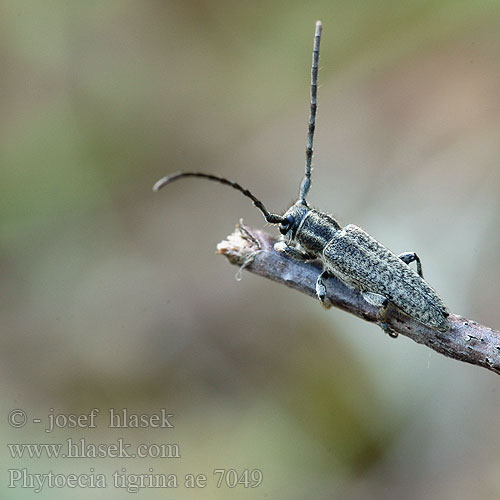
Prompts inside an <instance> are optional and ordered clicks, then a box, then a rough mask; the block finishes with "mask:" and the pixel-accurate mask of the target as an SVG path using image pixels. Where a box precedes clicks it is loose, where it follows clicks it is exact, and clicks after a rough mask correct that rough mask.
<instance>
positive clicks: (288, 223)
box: [280, 215, 295, 234]
mask: <svg viewBox="0 0 500 500" xmlns="http://www.w3.org/2000/svg"><path fill="white" fill-rule="evenodd" d="M294 222H295V219H294V218H293V215H287V216H286V217H285V220H284V221H283V222H282V223H281V225H280V233H281V234H286V233H287V232H288V230H289V229H290V228H291V227H292V225H293V223H294Z"/></svg>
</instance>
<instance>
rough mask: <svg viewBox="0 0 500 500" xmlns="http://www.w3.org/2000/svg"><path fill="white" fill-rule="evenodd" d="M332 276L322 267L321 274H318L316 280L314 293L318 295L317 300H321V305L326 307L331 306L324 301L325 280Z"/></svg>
mask: <svg viewBox="0 0 500 500" xmlns="http://www.w3.org/2000/svg"><path fill="white" fill-rule="evenodd" d="M330 276H332V275H331V274H330V273H329V272H328V271H326V270H325V269H323V271H322V272H321V274H320V275H319V276H318V279H317V280H316V295H317V296H318V299H319V301H320V302H321V305H322V306H323V307H324V308H326V309H328V308H329V307H332V305H331V304H330V303H329V302H327V301H326V283H325V280H327V279H328V278H330Z"/></svg>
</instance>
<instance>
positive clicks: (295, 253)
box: [274, 240, 316, 261]
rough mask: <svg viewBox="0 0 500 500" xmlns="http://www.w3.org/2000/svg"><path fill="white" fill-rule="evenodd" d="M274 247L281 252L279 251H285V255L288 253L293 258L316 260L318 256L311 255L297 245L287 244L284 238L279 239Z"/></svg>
mask: <svg viewBox="0 0 500 500" xmlns="http://www.w3.org/2000/svg"><path fill="white" fill-rule="evenodd" d="M274 249H275V250H276V251H277V252H279V253H284V254H285V255H288V257H291V258H292V259H295V260H303V261H306V260H314V259H315V258H316V256H314V255H311V254H309V253H307V252H303V251H302V250H299V249H298V248H296V247H292V246H290V245H287V243H286V242H285V241H283V240H281V241H277V242H276V243H275V244H274Z"/></svg>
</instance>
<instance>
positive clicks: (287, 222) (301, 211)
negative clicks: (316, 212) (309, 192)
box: [279, 200, 310, 239]
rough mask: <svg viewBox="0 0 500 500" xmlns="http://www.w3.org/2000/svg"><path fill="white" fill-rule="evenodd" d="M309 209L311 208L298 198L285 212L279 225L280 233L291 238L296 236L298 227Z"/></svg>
mask: <svg viewBox="0 0 500 500" xmlns="http://www.w3.org/2000/svg"><path fill="white" fill-rule="evenodd" d="M309 210H310V208H309V207H308V206H307V205H306V204H305V203H303V202H302V201H301V200H298V201H297V202H296V203H295V204H293V205H292V206H291V207H290V208H289V209H288V210H287V211H286V212H285V213H284V215H283V221H282V222H281V223H280V225H279V230H280V233H281V234H283V235H285V236H288V237H289V238H290V239H293V238H295V234H296V233H297V229H298V228H299V226H300V223H301V222H302V220H303V219H304V217H305V216H306V214H307V212H309Z"/></svg>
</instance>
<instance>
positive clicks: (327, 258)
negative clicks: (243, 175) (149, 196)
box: [153, 21, 450, 337]
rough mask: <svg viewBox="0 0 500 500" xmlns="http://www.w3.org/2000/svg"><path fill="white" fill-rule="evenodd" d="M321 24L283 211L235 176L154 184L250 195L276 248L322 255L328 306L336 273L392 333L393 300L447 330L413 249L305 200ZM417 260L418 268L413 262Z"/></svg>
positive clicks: (319, 289) (444, 313) (320, 288)
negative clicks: (401, 249) (296, 165)
mask: <svg viewBox="0 0 500 500" xmlns="http://www.w3.org/2000/svg"><path fill="white" fill-rule="evenodd" d="M321 30H322V24H321V22H320V21H318V22H317V23H316V30H315V33H314V48H313V56H312V70H311V110H310V115H309V132H308V135H307V147H306V164H305V174H304V178H303V180H302V183H301V185H300V191H299V199H298V200H297V201H296V202H295V203H294V204H293V205H292V206H291V207H290V208H289V209H288V210H287V211H286V212H285V213H284V214H283V215H279V214H273V213H270V212H268V210H267V209H266V207H265V206H264V204H263V203H262V202H261V201H260V200H259V199H258V198H256V197H255V196H254V195H253V194H252V193H251V192H250V191H249V190H248V189H245V188H243V187H242V186H240V185H239V184H238V183H237V182H233V181H230V180H228V179H226V178H224V177H218V176H216V175H212V174H205V173H201V172H176V173H174V174H171V175H168V176H167V177H164V178H162V179H160V180H159V181H158V182H157V183H156V184H155V185H154V186H153V190H154V191H158V190H159V189H161V188H162V187H164V186H166V185H167V184H170V183H171V182H173V181H176V180H178V179H182V178H183V177H201V178H203V179H208V180H210V181H216V182H220V183H221V184H225V185H227V186H230V187H232V188H234V189H236V190H238V191H240V192H241V193H243V195H245V196H246V197H248V198H250V199H251V200H252V202H253V204H254V205H255V206H256V207H257V208H258V209H259V210H260V211H261V212H262V214H263V215H264V218H265V219H266V221H267V222H269V223H270V224H279V230H280V233H281V234H282V236H281V240H280V241H278V242H277V243H276V244H275V245H274V248H275V250H276V251H278V252H282V253H284V254H286V255H288V256H289V257H292V258H293V259H298V260H304V261H306V260H314V259H319V260H320V261H321V262H322V264H323V270H322V272H321V273H320V275H319V276H318V279H317V281H316V294H317V296H318V299H319V300H320V302H321V303H322V304H323V305H324V306H325V307H328V305H329V304H327V301H326V280H327V279H328V278H329V277H331V276H335V277H336V278H338V279H340V280H341V281H343V282H344V283H345V284H346V285H348V286H350V287H352V288H354V289H356V290H358V291H359V292H361V294H362V295H363V297H364V299H365V300H366V301H367V302H369V303H370V304H372V305H374V306H377V307H379V310H378V320H379V324H380V326H381V327H382V329H383V330H384V331H385V332H386V333H388V334H389V335H390V336H391V337H397V335H398V334H397V332H394V331H393V330H391V329H389V327H388V325H387V323H386V316H387V309H388V306H389V304H392V305H394V306H396V307H397V308H398V309H400V310H401V311H403V312H404V313H406V314H407V315H409V316H411V317H413V318H414V319H416V320H417V321H419V322H420V323H423V324H424V325H426V326H428V327H429V328H432V329H434V330H437V331H440V332H446V331H447V330H448V329H449V328H450V324H449V321H448V319H447V318H448V316H449V313H448V310H447V309H446V306H445V305H444V303H443V301H442V300H441V298H440V297H439V296H438V295H437V293H436V292H435V291H434V290H433V289H432V288H431V287H430V286H429V285H428V284H427V282H426V281H424V279H423V273H422V265H421V263H420V259H419V257H418V255H417V254H416V253H415V252H405V253H402V254H400V255H398V256H396V255H395V254H393V253H392V252H391V251H390V250H388V249H387V248H385V247H384V246H383V245H381V244H380V243H379V242H378V241H377V240H375V239H374V238H372V237H371V236H370V235H369V234H367V233H365V232H364V231H363V230H362V229H360V228H359V227H357V226H355V225H353V224H349V225H348V226H345V227H341V226H340V224H339V223H338V222H337V221H336V220H335V219H334V218H333V217H331V216H330V215H328V214H326V213H324V212H320V211H319V210H316V209H314V208H311V207H310V206H309V204H308V202H307V200H306V198H307V194H308V193H309V188H310V187H311V163H312V157H313V139H314V129H315V126H316V109H317V99H316V98H317V92H318V61H319V46H320V40H321ZM414 261H415V262H416V267H417V270H416V271H414V270H413V269H412V268H411V267H410V266H409V264H410V263H412V262H414Z"/></svg>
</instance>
